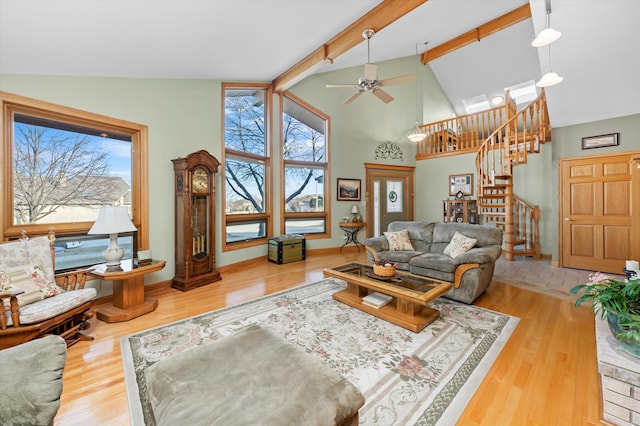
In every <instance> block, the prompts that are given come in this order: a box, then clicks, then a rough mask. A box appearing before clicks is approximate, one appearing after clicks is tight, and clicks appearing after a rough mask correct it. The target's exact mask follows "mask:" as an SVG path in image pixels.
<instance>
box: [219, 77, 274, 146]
mask: <svg viewBox="0 0 640 426" xmlns="http://www.w3.org/2000/svg"><path fill="white" fill-rule="evenodd" d="M264 98H265V90H261V89H225V98H224V107H225V112H224V143H225V147H226V148H228V149H234V150H236V151H243V152H248V153H251V154H256V155H261V156H266V155H267V134H266V128H265V122H266V121H265V102H264Z"/></svg>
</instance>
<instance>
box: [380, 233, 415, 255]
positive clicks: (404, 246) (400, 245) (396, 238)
mask: <svg viewBox="0 0 640 426" xmlns="http://www.w3.org/2000/svg"><path fill="white" fill-rule="evenodd" d="M384 236H385V237H387V241H388V242H389V250H391V251H400V250H412V251H413V246H412V245H411V241H410V240H409V232H408V231H407V230H406V229H403V230H402V231H398V232H385V233H384Z"/></svg>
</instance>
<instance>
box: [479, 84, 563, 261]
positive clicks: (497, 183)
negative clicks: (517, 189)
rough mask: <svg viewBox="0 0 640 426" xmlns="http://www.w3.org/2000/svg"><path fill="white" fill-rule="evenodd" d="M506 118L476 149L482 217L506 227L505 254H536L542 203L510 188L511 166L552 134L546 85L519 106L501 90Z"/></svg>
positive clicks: (537, 254) (511, 255) (523, 159)
mask: <svg viewBox="0 0 640 426" xmlns="http://www.w3.org/2000/svg"><path fill="white" fill-rule="evenodd" d="M505 95H506V96H505V117H506V118H505V120H504V122H503V123H502V124H501V125H500V126H499V127H497V128H496V130H495V131H494V132H493V133H492V134H491V135H489V137H487V138H486V139H485V140H484V142H483V143H482V145H481V146H480V148H479V150H478V154H477V156H476V169H477V172H478V177H477V180H478V208H479V213H480V214H481V215H482V218H483V220H484V223H494V224H495V225H496V226H498V227H500V228H502V229H503V230H504V244H503V247H504V250H503V251H504V255H505V259H507V260H513V258H514V257H515V256H532V257H534V258H536V259H537V258H539V257H540V243H539V231H538V222H539V220H540V209H539V208H538V207H537V206H529V205H528V204H527V203H525V202H524V201H523V200H521V199H520V198H519V197H517V196H516V195H515V194H514V193H513V167H514V166H517V165H519V164H527V158H528V155H529V154H533V153H538V152H540V145H541V144H543V143H545V142H548V141H549V140H550V138H551V126H550V123H549V114H548V111H547V102H546V96H545V92H544V89H542V91H541V92H540V95H539V96H538V97H537V98H536V99H535V100H534V101H533V102H531V103H530V104H529V105H527V106H526V107H525V108H524V109H522V110H521V111H516V105H515V102H514V101H513V100H512V99H511V97H510V96H509V93H508V92H507V93H506V94H505Z"/></svg>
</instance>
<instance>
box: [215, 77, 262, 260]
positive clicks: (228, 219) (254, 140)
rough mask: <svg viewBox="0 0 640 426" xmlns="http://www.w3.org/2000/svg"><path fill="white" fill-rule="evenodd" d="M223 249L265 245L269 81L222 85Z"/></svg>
mask: <svg viewBox="0 0 640 426" xmlns="http://www.w3.org/2000/svg"><path fill="white" fill-rule="evenodd" d="M222 89H223V91H224V100H223V102H224V105H223V107H224V146H225V150H224V156H225V158H224V161H223V162H222V163H223V164H224V166H225V168H224V182H223V187H224V193H225V199H224V202H223V207H224V211H225V215H224V225H223V230H224V236H225V238H224V248H226V249H234V248H241V247H246V246H250V245H257V244H260V243H264V240H265V239H266V238H267V235H269V231H270V229H271V228H272V224H271V222H270V221H271V185H270V174H271V164H270V149H269V128H270V126H269V125H268V123H269V120H270V116H271V109H270V106H269V105H270V99H271V89H270V86H269V85H255V84H254V85H249V84H231V83H228V84H223V86H222Z"/></svg>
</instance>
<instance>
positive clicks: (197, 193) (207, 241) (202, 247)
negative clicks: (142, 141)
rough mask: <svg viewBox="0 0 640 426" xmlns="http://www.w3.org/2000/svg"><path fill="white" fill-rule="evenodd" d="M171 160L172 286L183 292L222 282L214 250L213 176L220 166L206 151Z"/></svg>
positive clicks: (214, 203)
mask: <svg viewBox="0 0 640 426" xmlns="http://www.w3.org/2000/svg"><path fill="white" fill-rule="evenodd" d="M171 161H172V162H173V171H174V173H175V182H174V185H175V186H174V188H175V215H176V224H175V226H176V243H175V244H176V265H175V276H174V277H173V283H172V284H171V287H173V288H177V289H178V290H182V291H186V290H191V289H193V288H196V287H200V286H203V285H206V284H209V283H212V282H214V281H218V280H220V279H221V277H220V273H219V272H218V271H217V270H216V251H215V250H216V240H215V235H216V227H215V205H216V197H215V174H216V173H217V172H218V166H219V165H220V163H219V162H218V160H217V159H216V158H215V157H214V156H212V155H211V154H209V153H208V152H207V151H205V150H200V151H197V152H194V153H191V154H189V155H187V157H186V158H176V159H175V160H171Z"/></svg>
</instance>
